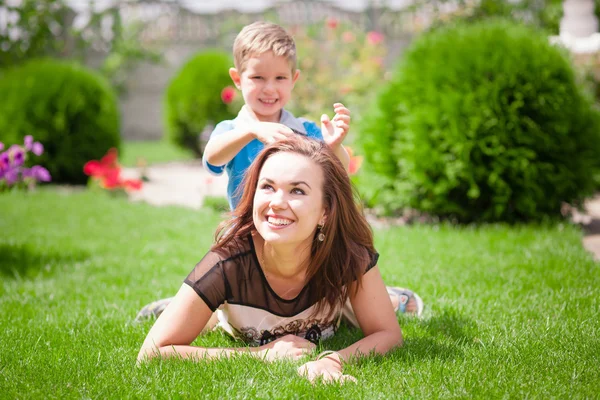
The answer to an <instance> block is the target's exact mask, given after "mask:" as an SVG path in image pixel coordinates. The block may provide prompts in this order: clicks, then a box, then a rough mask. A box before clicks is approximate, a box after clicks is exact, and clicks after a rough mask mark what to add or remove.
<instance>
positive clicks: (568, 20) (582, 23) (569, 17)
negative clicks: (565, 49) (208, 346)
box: [560, 0, 598, 38]
mask: <svg viewBox="0 0 600 400" xmlns="http://www.w3.org/2000/svg"><path fill="white" fill-rule="evenodd" d="M594 7H595V4H594V0H564V1H563V17H562V19H561V20H560V35H561V36H571V37H577V38H584V37H589V36H591V35H592V34H594V33H596V32H598V19H597V18H596V15H595V14H594Z"/></svg>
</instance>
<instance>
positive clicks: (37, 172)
mask: <svg viewBox="0 0 600 400" xmlns="http://www.w3.org/2000/svg"><path fill="white" fill-rule="evenodd" d="M31 174H32V175H33V176H34V177H35V179H37V180H38V181H41V182H50V181H51V180H52V177H51V176H50V172H48V170H47V169H46V168H44V167H42V166H41V165H34V166H33V167H31Z"/></svg>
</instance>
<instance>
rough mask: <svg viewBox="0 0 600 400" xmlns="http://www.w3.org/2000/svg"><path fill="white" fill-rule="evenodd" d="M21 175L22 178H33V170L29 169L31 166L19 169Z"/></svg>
mask: <svg viewBox="0 0 600 400" xmlns="http://www.w3.org/2000/svg"><path fill="white" fill-rule="evenodd" d="M21 177H22V178H23V179H25V178H33V177H34V176H33V171H32V170H31V168H23V169H22V170H21Z"/></svg>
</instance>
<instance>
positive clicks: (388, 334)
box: [338, 328, 404, 361]
mask: <svg viewBox="0 0 600 400" xmlns="http://www.w3.org/2000/svg"><path fill="white" fill-rule="evenodd" d="M403 343H404V341H403V339H402V331H401V330H400V329H399V328H398V330H391V331H380V332H375V333H372V334H370V335H369V336H366V337H364V338H362V339H361V340H359V341H358V342H356V343H354V344H352V345H351V346H348V347H346V348H345V349H343V350H340V351H338V353H340V355H341V356H342V358H343V360H341V361H349V360H350V359H351V358H352V357H359V356H361V355H369V354H371V353H373V352H375V353H378V354H386V353H387V352H388V351H390V350H392V349H394V348H396V347H400V346H402V344H403Z"/></svg>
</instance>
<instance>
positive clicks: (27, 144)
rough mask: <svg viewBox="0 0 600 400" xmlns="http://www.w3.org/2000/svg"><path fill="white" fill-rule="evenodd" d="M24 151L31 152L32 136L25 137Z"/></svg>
mask: <svg viewBox="0 0 600 400" xmlns="http://www.w3.org/2000/svg"><path fill="white" fill-rule="evenodd" d="M24 144H25V150H27V151H29V150H31V146H32V145H33V136H31V135H27V136H25V142H24Z"/></svg>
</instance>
